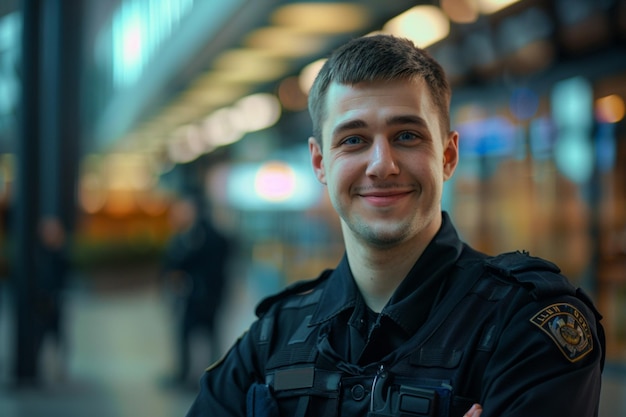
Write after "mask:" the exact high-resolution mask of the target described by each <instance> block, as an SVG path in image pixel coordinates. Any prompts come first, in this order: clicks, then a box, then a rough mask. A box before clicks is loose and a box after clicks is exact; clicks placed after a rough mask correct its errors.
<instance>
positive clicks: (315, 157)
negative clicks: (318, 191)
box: [309, 136, 326, 185]
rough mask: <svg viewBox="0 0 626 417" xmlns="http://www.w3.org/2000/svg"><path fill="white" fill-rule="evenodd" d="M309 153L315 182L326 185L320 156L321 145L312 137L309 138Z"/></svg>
mask: <svg viewBox="0 0 626 417" xmlns="http://www.w3.org/2000/svg"><path fill="white" fill-rule="evenodd" d="M309 153H310V154H311V165H312V166H313V172H315V176H316V177H317V180H318V181H319V182H321V183H322V184H324V185H326V171H325V170H324V163H323V162H324V161H323V154H322V144H321V143H319V141H318V140H317V139H315V138H314V137H313V136H311V137H310V138H309Z"/></svg>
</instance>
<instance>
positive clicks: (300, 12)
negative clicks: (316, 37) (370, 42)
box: [271, 3, 370, 34]
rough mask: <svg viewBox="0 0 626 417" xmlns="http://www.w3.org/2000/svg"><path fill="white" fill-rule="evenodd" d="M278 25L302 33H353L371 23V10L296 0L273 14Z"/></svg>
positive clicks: (355, 6) (344, 4)
mask: <svg viewBox="0 0 626 417" xmlns="http://www.w3.org/2000/svg"><path fill="white" fill-rule="evenodd" d="M271 21H272V23H274V24H275V25H278V26H286V27H290V28H293V29H294V30H296V31H298V32H301V33H328V34H334V33H349V32H356V31H359V30H361V29H363V28H365V27H366V26H367V25H368V24H369V23H370V16H369V14H368V12H367V9H366V8H365V7H363V6H360V5H357V4H349V3H295V4H289V5H286V6H283V7H281V8H279V9H278V10H276V12H274V14H273V15H272V17H271Z"/></svg>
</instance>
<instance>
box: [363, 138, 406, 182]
mask: <svg viewBox="0 0 626 417" xmlns="http://www.w3.org/2000/svg"><path fill="white" fill-rule="evenodd" d="M368 158H369V160H368V164H367V171H366V174H367V175H368V176H372V177H377V178H387V177H388V176H390V175H396V174H398V173H399V172H400V169H399V167H398V163H397V162H396V160H395V155H394V151H393V147H392V145H391V144H390V143H389V142H388V141H387V140H386V139H380V140H379V139H376V140H375V141H374V143H373V144H372V147H371V149H370V152H369V154H368Z"/></svg>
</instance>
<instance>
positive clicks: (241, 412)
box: [187, 321, 260, 417]
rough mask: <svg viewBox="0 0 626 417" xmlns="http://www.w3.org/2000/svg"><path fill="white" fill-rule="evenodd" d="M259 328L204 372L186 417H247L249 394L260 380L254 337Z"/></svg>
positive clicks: (255, 327)
mask: <svg viewBox="0 0 626 417" xmlns="http://www.w3.org/2000/svg"><path fill="white" fill-rule="evenodd" d="M258 327H259V322H258V321H256V322H254V323H253V324H252V326H251V328H250V330H249V331H248V332H246V333H244V335H243V336H242V337H241V338H239V340H238V341H237V342H236V343H235V344H234V345H233V346H232V347H231V349H230V350H229V351H228V353H226V355H225V356H224V357H223V358H222V359H220V360H219V361H217V362H216V363H215V364H214V365H212V366H211V367H209V368H208V369H207V370H206V371H205V372H204V374H203V375H202V378H201V379H200V388H199V392H198V394H197V396H196V398H195V400H194V402H193V403H192V405H191V407H190V409H189V411H188V412H187V417H213V416H220V417H245V416H246V394H247V392H248V389H249V387H250V386H251V385H252V384H253V383H254V382H256V381H257V380H258V379H259V378H260V372H259V371H258V360H257V358H258V355H257V343H256V340H257V338H256V337H255V335H256V334H257V333H258Z"/></svg>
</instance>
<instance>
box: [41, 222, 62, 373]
mask: <svg viewBox="0 0 626 417" xmlns="http://www.w3.org/2000/svg"><path fill="white" fill-rule="evenodd" d="M38 233H39V241H40V248H41V252H40V258H39V262H38V267H39V285H38V286H37V297H36V298H35V300H36V304H35V308H36V314H35V319H36V322H37V324H38V325H39V328H38V329H36V330H37V332H36V336H37V343H36V345H37V349H38V350H40V360H42V361H44V363H43V365H44V369H48V370H49V371H50V372H52V373H53V374H54V375H51V376H54V377H58V378H63V377H64V376H65V375H64V374H65V371H66V369H65V364H64V361H65V359H66V358H64V356H65V353H66V350H67V346H66V338H65V331H64V328H63V323H64V317H63V292H64V290H65V289H66V287H67V280H68V274H69V268H70V259H69V254H68V251H69V248H68V236H67V232H66V229H65V227H64V226H63V223H62V222H61V220H60V219H59V218H58V217H55V216H44V217H43V218H42V219H41V220H40V221H39V230H38ZM45 362H47V363H45Z"/></svg>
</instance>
